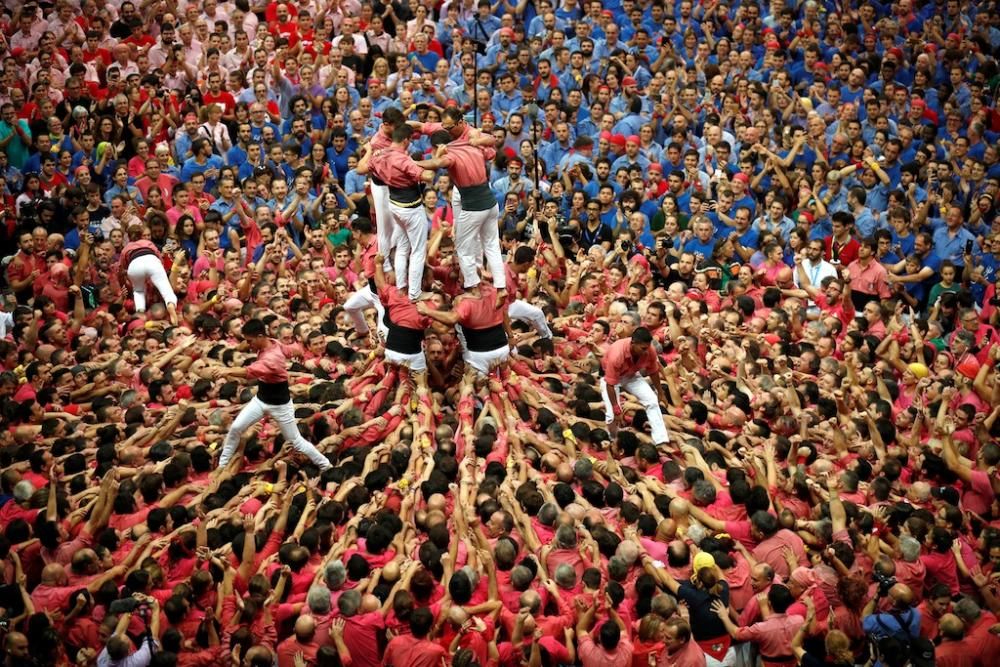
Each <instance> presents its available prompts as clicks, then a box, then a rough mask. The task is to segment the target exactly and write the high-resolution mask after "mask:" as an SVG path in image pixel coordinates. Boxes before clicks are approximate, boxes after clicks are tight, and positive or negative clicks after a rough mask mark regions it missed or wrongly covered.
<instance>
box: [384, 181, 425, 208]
mask: <svg viewBox="0 0 1000 667" xmlns="http://www.w3.org/2000/svg"><path fill="white" fill-rule="evenodd" d="M389 201H390V202H392V203H393V204H395V205H396V206H402V207H403V208H413V207H415V206H418V205H419V204H420V203H421V193H420V187H419V186H416V185H411V186H409V187H405V188H397V187H393V186H391V185H390V186H389Z"/></svg>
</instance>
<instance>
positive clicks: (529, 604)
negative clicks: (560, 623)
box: [517, 590, 542, 614]
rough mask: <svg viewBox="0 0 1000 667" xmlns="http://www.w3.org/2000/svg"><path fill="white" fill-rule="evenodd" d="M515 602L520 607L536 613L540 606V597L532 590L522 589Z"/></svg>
mask: <svg viewBox="0 0 1000 667" xmlns="http://www.w3.org/2000/svg"><path fill="white" fill-rule="evenodd" d="M517 604H518V606H519V607H520V608H521V609H528V610H529V611H530V612H531V613H532V614H537V613H538V610H539V608H540V607H541V606H542V599H541V598H540V597H539V596H538V593H537V592H535V591H533V590H531V591H524V592H523V593H521V595H519V596H518V598H517Z"/></svg>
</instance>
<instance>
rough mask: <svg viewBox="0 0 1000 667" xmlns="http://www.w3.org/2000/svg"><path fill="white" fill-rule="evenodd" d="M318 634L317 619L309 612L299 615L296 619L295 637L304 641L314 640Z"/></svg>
mask: <svg viewBox="0 0 1000 667" xmlns="http://www.w3.org/2000/svg"><path fill="white" fill-rule="evenodd" d="M315 634H316V619H315V618H313V617H312V616H310V615H309V614H304V615H302V616H299V617H298V619H297V620H296V621H295V638H296V639H297V640H299V641H300V642H302V643H306V642H310V641H312V638H313V635H315Z"/></svg>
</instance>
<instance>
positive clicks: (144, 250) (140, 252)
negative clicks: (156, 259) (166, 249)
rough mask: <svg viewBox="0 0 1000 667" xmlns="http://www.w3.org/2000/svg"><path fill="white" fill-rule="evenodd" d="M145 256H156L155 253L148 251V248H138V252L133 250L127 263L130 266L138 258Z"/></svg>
mask: <svg viewBox="0 0 1000 667" xmlns="http://www.w3.org/2000/svg"><path fill="white" fill-rule="evenodd" d="M146 255H156V253H155V252H153V251H152V250H150V249H149V248H139V249H138V250H133V251H132V254H131V255H129V258H128V263H129V264H131V263H132V262H134V261H135V260H137V259H139V258H140V257H145V256H146Z"/></svg>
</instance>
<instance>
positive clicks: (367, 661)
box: [337, 589, 385, 667]
mask: <svg viewBox="0 0 1000 667" xmlns="http://www.w3.org/2000/svg"><path fill="white" fill-rule="evenodd" d="M337 608H338V609H339V610H340V615H341V616H342V617H343V619H344V645H345V646H346V647H347V650H348V651H350V654H351V659H352V662H353V663H354V664H355V665H369V666H371V667H375V666H376V665H378V664H380V662H381V660H380V656H381V655H382V653H381V650H380V649H379V638H380V637H381V636H382V633H383V632H384V631H385V617H383V616H382V610H381V608H380V606H379V604H378V599H377V598H375V597H374V596H373V595H365V596H362V595H361V593H360V592H358V591H357V590H353V589H352V590H349V591H344V593H343V594H342V595H341V596H340V599H339V600H337Z"/></svg>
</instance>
